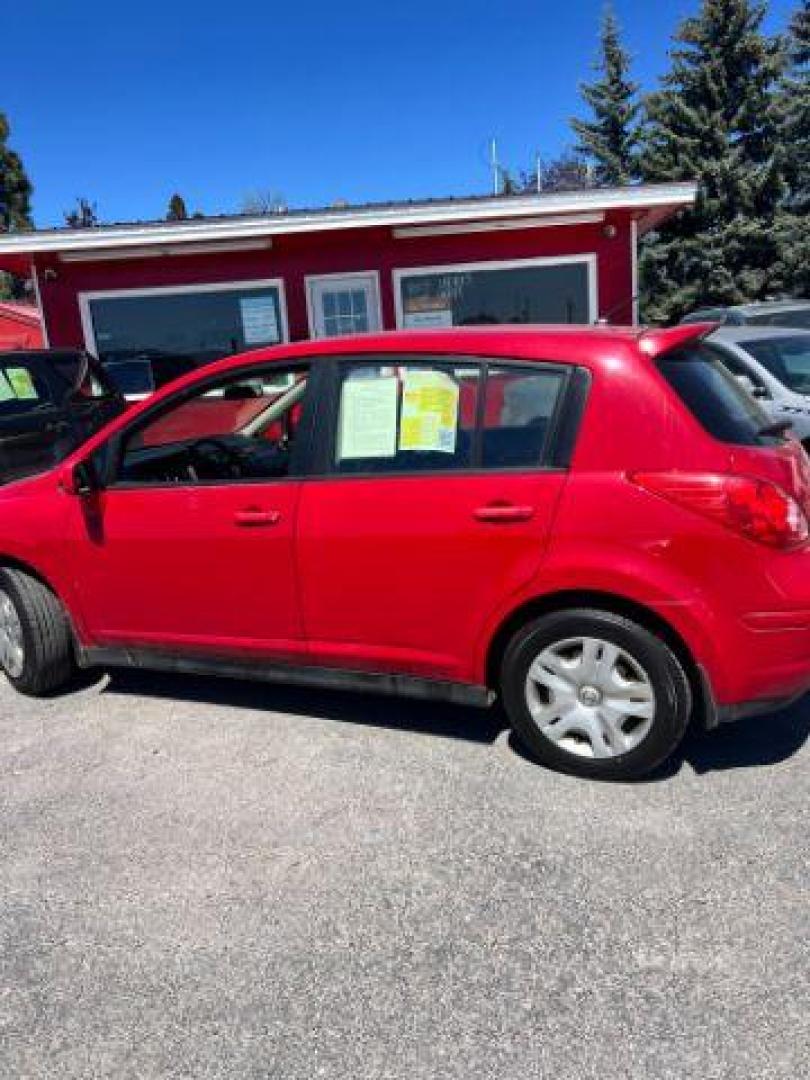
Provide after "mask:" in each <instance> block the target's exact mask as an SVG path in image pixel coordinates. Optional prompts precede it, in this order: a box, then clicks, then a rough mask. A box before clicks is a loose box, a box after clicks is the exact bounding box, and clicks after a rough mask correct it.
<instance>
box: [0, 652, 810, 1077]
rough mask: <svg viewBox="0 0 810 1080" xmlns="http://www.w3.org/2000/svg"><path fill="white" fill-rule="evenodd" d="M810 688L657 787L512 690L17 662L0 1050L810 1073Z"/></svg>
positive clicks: (6, 717) (2, 749)
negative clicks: (512, 732)
mask: <svg viewBox="0 0 810 1080" xmlns="http://www.w3.org/2000/svg"><path fill="white" fill-rule="evenodd" d="M809 733H810V702H804V703H802V704H801V705H799V706H798V707H796V708H794V709H793V710H792V711H790V712H787V713H783V714H781V715H779V716H776V717H773V718H768V719H760V720H753V721H746V722H743V723H741V724H738V725H736V726H733V727H729V728H725V729H723V730H721V731H719V732H717V733H715V734H714V735H712V736H709V737H702V738H700V739H698V738H690V740H689V741H688V743H687V746H686V750H685V755H684V759H683V760H680V761H678V762H676V763H675V764H674V766H673V767H671V768H669V769H668V770H667V771H666V773H665V774H662V775H661V776H658V777H656V778H655V780H653V781H651V782H648V783H644V784H636V785H623V786H620V785H605V784H596V783H588V782H585V781H581V780H576V779H572V778H569V777H565V776H561V775H556V774H554V773H551V772H548V771H546V770H544V769H542V768H540V767H538V766H536V765H534V764H532V763H531V762H530V761H528V760H527V759H526V758H525V757H524V756H523V755H522V754H521V752H520V750H519V749H518V748H516V747H515V746H514V745H513V743H512V741H511V740H510V738H509V736H508V734H507V732H506V731H505V730H504V729H503V726H502V723H501V720H500V718H499V716H498V715H497V713H492V714H486V713H478V712H475V711H466V710H461V709H451V708H448V707H447V706H441V707H439V706H433V705H425V704H411V703H405V702H392V701H387V700H382V699H376V698H361V697H355V696H349V695H338V694H327V693H317V694H314V693H310V692H304V691H293V690H284V689H278V688H272V687H265V686H250V685H245V684H236V683H233V684H231V683H225V682H217V681H215V680H199V679H196V680H188V679H186V680H183V679H180V678H173V677H167V676H159V677H158V676H153V675H142V674H131V673H127V674H120V675H116V676H114V677H113V678H112V680H111V681H109V682H108V681H106V680H103V681H101V682H100V683H98V684H96V685H92V686H86V687H84V688H82V689H79V690H77V691H75V692H74V693H72V694H70V695H68V696H66V697H62V698H58V699H54V700H51V701H46V702H32V701H27V700H24V699H22V698H18V697H16V696H14V695H13V694H12V693H11V691H10V690H9V688H8V687H7V686H6V685H5V684H2V685H0V757H1V758H2V780H1V781H0V883H2V892H0V1076H2V1077H3V1078H5V1077H11V1078H14V1080H21V1078H37V1080H39V1078H42V1077H58V1078H60V1080H61V1078H74V1077H75V1078H79V1077H81V1078H88V1080H89V1078H93V1080H95V1078H102V1077H103V1078H107V1077H109V1078H112V1080H125V1078H130V1077H131V1078H137V1080H149V1078H153V1077H183V1078H186V1077H194V1078H197V1077H200V1078H202V1077H205V1078H215V1077H237V1078H240V1080H241V1078H254V1077H255V1078H263V1080H264V1078H271V1077H272V1078H277V1077H278V1078H284V1080H287V1078H295V1080H297V1078H301V1080H304V1078H306V1080H310V1078H316V1077H329V1078H332V1077H334V1078H351V1080H363V1078H372V1077H373V1078H400V1077H401V1078H407V1080H414V1078H423V1077H424V1078H427V1077H430V1078H442V1080H443V1078H455V1077H459V1078H464V1080H479V1078H490V1077H491V1078H498V1080H525V1078H531V1077H553V1078H555V1080H566V1078H569V1077H570V1078H577V1080H584V1078H589V1077H595V1078H596V1077H598V1078H599V1080H605V1078H608V1077H610V1078H612V1077H621V1078H622V1080H624V1078H636V1077H638V1078H644V1080H651V1078H655V1080H663V1078H669V1077H672V1078H673V1080H675V1078H677V1080H687V1078H692V1077H694V1078H700V1080H713V1078H715V1077H717V1078H721V1077H722V1078H723V1080H726V1078H728V1077H740V1078H745V1080H751V1078H756V1080H761V1078H766V1077H785V1078H788V1077H789V1078H790V1080H795V1078H796V1077H798V1076H800V1075H807V1074H806V1072H804V1070H805V1069H806V1067H807V1062H808V1059H810V1020H809V1019H808V1015H809V1012H808V1006H810V994H808V989H809V980H808V973H809V972H810V955H808V954H809V952H810V950H809V949H808V929H810V926H809V921H808V911H809V910H810V904H808V839H807V827H806V822H805V817H804V815H805V812H806V807H807V802H808V795H810V748H808V746H807V745H806V740H807V736H808V734H809Z"/></svg>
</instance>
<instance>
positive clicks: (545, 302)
mask: <svg viewBox="0 0 810 1080" xmlns="http://www.w3.org/2000/svg"><path fill="white" fill-rule="evenodd" d="M394 275H395V291H396V295H397V305H398V313H397V314H398V323H399V325H400V326H401V327H404V328H412V329H417V328H420V327H421V328H433V327H441V326H485V325H488V324H497V323H589V322H594V321H595V319H596V316H597V312H596V300H595V295H596V258H595V256H592V255H586V256H578V257H572V258H570V259H562V260H547V259H541V260H528V261H526V260H523V261H520V262H509V263H502V262H498V263H475V264H468V265H460V266H432V267H425V268H422V269H416V270H397V271H395V272H394Z"/></svg>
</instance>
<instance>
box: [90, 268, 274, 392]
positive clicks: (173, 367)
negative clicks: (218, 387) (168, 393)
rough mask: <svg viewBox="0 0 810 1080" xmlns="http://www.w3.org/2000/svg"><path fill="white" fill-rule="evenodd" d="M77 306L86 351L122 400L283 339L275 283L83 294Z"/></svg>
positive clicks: (246, 283) (245, 283)
mask: <svg viewBox="0 0 810 1080" xmlns="http://www.w3.org/2000/svg"><path fill="white" fill-rule="evenodd" d="M81 304H82V314H83V319H84V327H85V338H86V341H87V346H88V348H89V349H90V350H91V351H92V352H94V353H95V354H96V355H97V356H98V357H99V359H100V360H101V361H102V363H103V364H104V365H105V367H106V369H107V371H108V372H109V374H110V376H111V377H112V378H113V380H114V381H115V382H116V383H117V385H118V387H119V389H120V390H121V391H122V392H123V393H125V394H127V395H129V396H140V395H144V394H149V393H151V392H152V391H153V390H155V389H157V388H158V387H160V386H162V385H163V384H164V383H167V382H169V381H170V380H172V379H175V378H177V377H178V376H179V375H184V374H185V373H186V372H188V371H192V370H193V369H194V368H196V367H199V366H201V365H202V364H207V363H210V362H211V361H212V360H219V359H220V358H221V357H223V356H230V355H232V354H233V353H238V352H242V351H244V350H245V349H252V348H258V347H260V346H263V345H275V344H277V343H278V342H281V341H284V340H286V337H287V332H286V311H285V308H284V292H283V286H282V284H281V282H279V281H272V282H269V281H268V282H243V283H242V284H234V285H216V286H212V285H196V286H188V287H185V288H179V289H174V288H160V289H143V290H127V291H124V292H106V293H86V294H84V295H83V296H82V297H81Z"/></svg>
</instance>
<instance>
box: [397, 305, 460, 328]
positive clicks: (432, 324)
mask: <svg viewBox="0 0 810 1080" xmlns="http://www.w3.org/2000/svg"><path fill="white" fill-rule="evenodd" d="M403 325H404V326H405V328H406V329H408V330H436V329H439V328H441V327H445V326H452V325H453V312H452V310H451V309H450V308H435V309H434V310H432V311H406V312H405V318H404V320H403Z"/></svg>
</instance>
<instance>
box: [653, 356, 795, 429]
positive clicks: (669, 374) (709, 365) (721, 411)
mask: <svg viewBox="0 0 810 1080" xmlns="http://www.w3.org/2000/svg"><path fill="white" fill-rule="evenodd" d="M658 369H659V371H660V372H661V374H662V375H663V376H664V378H665V379H666V380H667V382H668V383H669V385H670V386H671V387H672V389H673V390H674V391H675V393H676V394H677V395H678V397H679V398H680V399H681V401H682V402H683V403H684V405H685V406H686V407H687V409H689V411H690V412H691V413H692V415H693V416H694V417H695V419H696V420H697V421H698V423H699V424H700V425H701V426H702V427H703V428H704V429H705V430H706V431H707V432H708V433H709V434H710V435H712V436H714V438H715V439H719V440H720V441H721V442H725V443H734V444H736V445H738V446H768V445H772V444H773V443H774V442H775V441H777V440H775V439H774V437H773V436H770V435H763V434H762V431H763V430H764V429H766V428H767V427H768V425H769V424H770V420H769V418H768V414H767V413H766V412H765V411H764V410H763V409H762V408H761V406H760V405H759V404H758V402H757V401H756V399H755V398H753V397H752V396H751V395H750V394H749V393H747V392H746V391H745V390H744V389H743V387H742V386H741V385H740V382H739V380H738V379H736V378H735V377H734V376H733V375H732V374H731V372H730V371H729V370H728V368H727V367H726V366H725V364H724V363H723V361H722V359H721V358H720V357H719V356H718V355H717V354H716V353H715V352H714V351H713V350H712V349H710V348H708V347H707V346H705V345H699V346H695V347H693V348H687V349H679V350H678V351H677V352H673V353H669V354H667V355H666V356H663V357H661V359H660V360H659V361H658Z"/></svg>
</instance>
